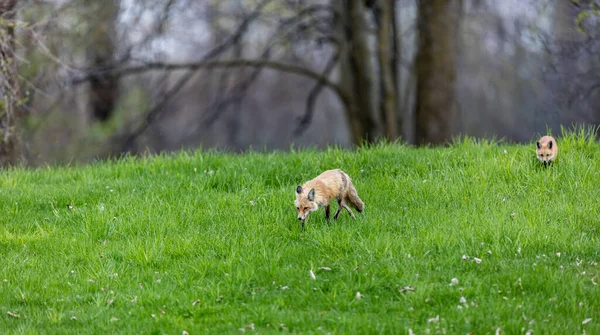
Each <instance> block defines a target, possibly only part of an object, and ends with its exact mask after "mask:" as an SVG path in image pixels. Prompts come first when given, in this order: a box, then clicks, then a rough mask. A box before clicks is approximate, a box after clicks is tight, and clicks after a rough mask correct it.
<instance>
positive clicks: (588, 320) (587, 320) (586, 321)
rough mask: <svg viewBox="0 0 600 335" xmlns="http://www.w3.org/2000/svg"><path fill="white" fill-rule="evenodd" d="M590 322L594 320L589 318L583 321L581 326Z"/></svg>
mask: <svg viewBox="0 0 600 335" xmlns="http://www.w3.org/2000/svg"><path fill="white" fill-rule="evenodd" d="M590 321H592V318H587V319H585V320H583V321H582V322H581V324H582V325H585V324H586V323H589V322H590Z"/></svg>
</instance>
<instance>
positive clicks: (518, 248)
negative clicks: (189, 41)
mask: <svg viewBox="0 0 600 335" xmlns="http://www.w3.org/2000/svg"><path fill="white" fill-rule="evenodd" d="M584 135H585V136H583V137H582V134H580V133H577V134H576V133H567V134H563V136H562V137H558V138H557V140H558V143H559V146H560V152H559V160H558V161H557V162H556V163H555V164H554V165H552V166H550V167H548V168H544V167H543V166H541V165H540V164H538V162H537V160H536V158H535V153H534V150H535V149H534V148H535V147H534V145H533V144H530V145H526V146H521V145H504V144H497V143H494V142H492V141H483V142H480V141H474V140H472V139H468V138H463V139H461V140H460V141H456V142H455V143H454V144H453V145H452V146H450V147H449V148H419V149H415V148H410V147H407V146H402V145H396V144H380V145H372V146H370V147H369V148H365V149H360V150H357V151H344V150H339V149H328V150H326V151H323V152H316V151H297V152H293V153H290V154H286V153H272V154H258V153H247V154H244V155H227V154H220V153H201V152H198V153H188V152H183V153H180V154H177V155H172V156H158V157H152V158H126V159H123V160H120V161H114V162H108V163H96V164H93V165H90V166H81V167H64V168H40V169H32V170H25V169H14V170H9V171H5V172H4V173H3V174H2V175H1V176H0V210H1V211H2V213H3V215H2V216H1V217H0V255H2V262H3V266H2V267H0V312H1V314H2V315H1V316H0V329H3V331H4V332H7V333H15V332H16V333H45V332H51V333H96V334H97V333H102V332H106V333H143V334H147V333H169V334H181V333H182V332H183V331H184V330H186V331H188V332H189V333H190V334H198V333H211V334H215V333H239V330H238V329H239V328H243V327H244V326H248V327H247V328H246V331H250V328H251V327H250V326H249V325H250V324H253V326H254V328H255V331H257V332H261V333H276V332H280V331H290V332H295V333H322V332H324V333H327V332H332V333H352V334H358V333H386V334H389V333H407V332H408V329H409V328H410V329H412V330H413V331H414V332H415V333H418V334H423V333H425V332H426V330H427V329H429V330H430V331H431V333H442V332H445V333H448V334H458V333H462V334H464V333H469V332H473V333H476V334H485V333H495V331H496V329H497V328H502V333H507V334H516V333H519V334H520V333H524V332H526V331H527V330H533V331H534V333H543V334H546V333H560V334H572V333H581V332H582V331H584V330H585V332H586V333H588V334H594V333H599V332H600V322H599V320H600V314H599V311H600V299H598V286H596V283H598V282H600V278H598V274H599V271H600V268H599V267H598V265H597V262H598V260H599V258H600V255H599V251H598V245H599V243H600V238H599V236H598V231H597V230H598V226H599V225H600V209H599V206H598V199H599V198H600V188H599V187H598V185H599V184H600V174H599V172H598V171H600V154H599V153H600V145H599V144H598V143H597V142H595V141H594V140H592V137H591V136H588V135H590V134H586V133H584ZM338 167H339V168H342V169H343V170H345V171H346V172H347V173H349V174H350V176H351V177H352V178H353V181H354V184H355V185H356V187H357V189H358V192H359V195H360V196H361V198H362V199H363V200H364V201H365V203H366V209H365V212H364V213H363V214H362V215H357V220H355V221H354V220H352V219H351V218H350V217H349V216H348V215H347V213H342V215H341V216H340V219H339V220H338V221H333V222H332V223H331V224H329V225H328V224H327V223H326V222H325V219H324V213H323V210H321V211H319V212H317V213H313V215H312V217H311V219H310V221H309V222H308V223H307V230H306V231H304V232H302V231H300V229H299V222H298V220H296V213H295V210H294V206H293V199H294V189H295V186H296V185H298V184H299V183H301V182H303V181H306V180H307V179H309V178H312V177H314V176H315V175H317V174H318V173H319V172H321V171H323V170H324V169H329V168H338ZM334 209H335V208H334ZM479 260H480V261H479ZM323 267H327V268H330V269H331V270H330V271H329V270H327V269H324V268H323ZM310 270H312V271H313V272H314V274H315V275H316V280H313V279H311V276H310V275H309V271H310ZM453 278H456V279H457V280H458V283H457V284H454V285H450V284H451V283H452V279H453ZM357 292H360V296H361V298H360V299H357ZM9 312H10V313H12V314H8V313H9ZM438 316H439V317H438ZM588 318H591V319H592V320H591V321H590V322H586V324H582V322H583V321H584V320H586V319H588Z"/></svg>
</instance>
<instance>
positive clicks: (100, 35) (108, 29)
mask: <svg viewBox="0 0 600 335" xmlns="http://www.w3.org/2000/svg"><path fill="white" fill-rule="evenodd" d="M87 3H88V5H89V6H90V8H91V9H92V10H95V11H96V13H97V17H98V21H97V25H95V26H94V27H93V28H92V29H93V30H92V31H91V35H90V37H91V42H90V44H89V47H88V51H87V54H88V56H87V57H88V64H89V65H88V67H89V69H90V71H92V72H94V71H96V72H97V71H98V70H102V69H104V68H107V67H110V66H111V65H112V64H113V62H114V56H115V48H116V46H115V38H116V33H115V21H116V19H117V15H118V12H119V1H118V0H108V1H106V0H105V1H97V0H88V2H87ZM118 97H119V80H118V78H116V77H115V76H113V75H110V74H106V73H97V74H95V75H93V76H92V77H91V79H90V87H89V104H90V109H91V113H92V117H93V119H95V120H98V121H107V120H108V119H110V117H111V116H112V114H113V111H114V109H115V106H116V103H117V99H118Z"/></svg>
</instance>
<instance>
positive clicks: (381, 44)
mask: <svg viewBox="0 0 600 335" xmlns="http://www.w3.org/2000/svg"><path fill="white" fill-rule="evenodd" d="M395 2H396V0H381V1H379V2H378V3H377V8H376V10H375V17H376V21H377V60H378V65H379V82H380V84H379V86H380V100H379V105H380V106H379V111H380V115H381V116H380V117H381V120H382V123H383V125H384V127H385V134H386V136H387V138H388V139H392V140H393V139H395V138H397V137H398V125H399V123H398V120H397V116H398V114H399V113H398V86H397V85H398V81H397V73H398V69H397V63H396V62H397V59H396V54H397V45H396V43H395V42H396V34H395V28H396V24H395V21H396V15H395V12H394V10H395Z"/></svg>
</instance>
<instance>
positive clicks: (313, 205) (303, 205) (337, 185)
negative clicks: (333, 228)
mask: <svg viewBox="0 0 600 335" xmlns="http://www.w3.org/2000/svg"><path fill="white" fill-rule="evenodd" d="M333 199H336V200H337V202H338V209H337V212H336V213H335V215H334V216H333V218H334V219H335V220H337V218H338V216H339V215H340V212H341V211H342V207H344V208H345V209H346V210H347V211H348V213H350V215H351V216H352V218H355V216H354V213H352V210H351V209H350V207H348V204H350V205H351V206H352V207H354V208H355V209H356V210H357V211H358V212H359V213H362V211H363V209H364V207H365V204H364V203H363V202H362V200H360V198H359V197H358V194H357V193H356V189H355V188H354V185H352V180H350V176H348V175H347V174H346V173H345V172H344V171H342V170H340V169H335V170H327V171H325V172H323V173H321V174H320V175H318V176H317V177H316V178H314V179H312V180H310V181H307V182H306V183H304V185H302V186H298V187H296V201H295V204H296V211H298V220H300V221H302V229H304V222H305V221H306V219H307V218H308V214H310V212H314V211H316V210H317V209H319V206H324V207H325V218H326V219H327V221H329V209H330V204H329V202H330V201H331V200H333Z"/></svg>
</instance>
